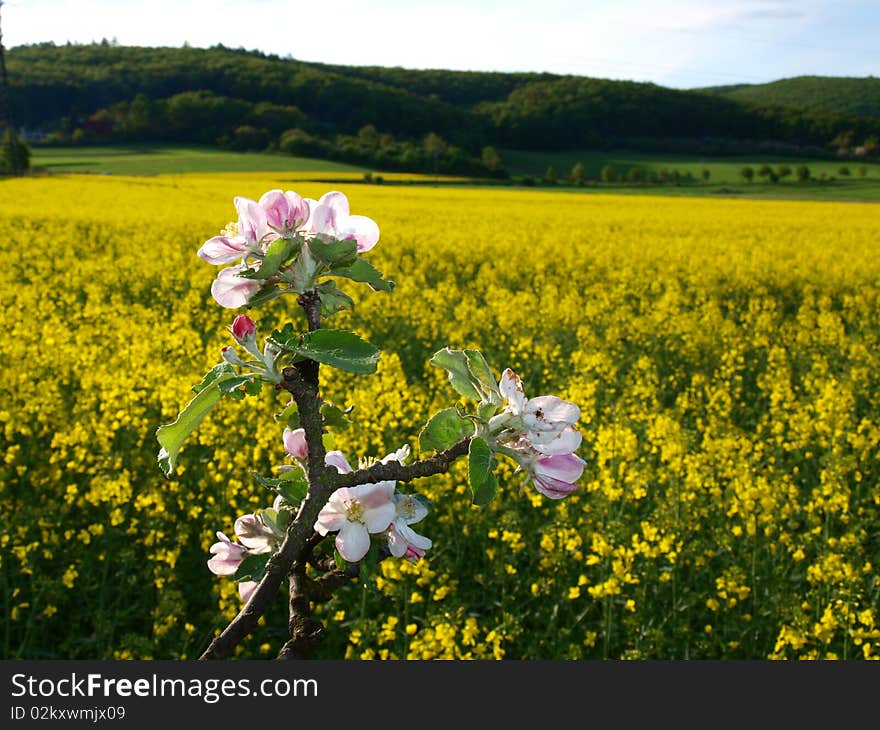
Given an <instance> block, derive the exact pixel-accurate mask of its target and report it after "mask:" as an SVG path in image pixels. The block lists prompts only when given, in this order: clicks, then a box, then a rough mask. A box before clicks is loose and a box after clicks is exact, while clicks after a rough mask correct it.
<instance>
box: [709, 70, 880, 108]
mask: <svg viewBox="0 0 880 730" xmlns="http://www.w3.org/2000/svg"><path fill="white" fill-rule="evenodd" d="M701 90H702V91H705V92H710V93H713V94H718V95H721V96H725V97H727V98H728V99H735V100H737V101H748V102H754V103H757V104H777V105H781V106H791V107H801V108H804V109H822V110H825V111H832V112H837V113H840V114H848V115H852V116H863V117H880V78H877V77H876V76H868V77H866V78H856V77H848V76H796V77H794V78H790V79H780V80H779V81H772V82H770V83H768V84H737V85H734V86H714V87H709V88H706V89H701Z"/></svg>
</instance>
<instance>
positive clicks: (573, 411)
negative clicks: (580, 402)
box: [525, 395, 581, 426]
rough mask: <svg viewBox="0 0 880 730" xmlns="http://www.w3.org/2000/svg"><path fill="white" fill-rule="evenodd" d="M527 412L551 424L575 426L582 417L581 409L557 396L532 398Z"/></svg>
mask: <svg viewBox="0 0 880 730" xmlns="http://www.w3.org/2000/svg"><path fill="white" fill-rule="evenodd" d="M525 410H526V413H529V414H532V415H534V416H535V418H537V419H538V420H539V421H543V422H544V423H549V424H556V423H565V424H568V425H571V426H573V425H574V424H575V423H577V420H578V419H579V418H580V417H581V409H580V408H578V407H577V406H576V405H575V404H574V403H569V402H568V401H567V400H562V398H557V397H556V396H555V395H539V396H538V397H537V398H531V399H529V402H528V404H527V405H526V409H525Z"/></svg>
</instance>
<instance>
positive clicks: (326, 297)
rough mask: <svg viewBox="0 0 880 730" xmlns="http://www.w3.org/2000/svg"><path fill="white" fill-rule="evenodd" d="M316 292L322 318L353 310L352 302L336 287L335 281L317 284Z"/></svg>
mask: <svg viewBox="0 0 880 730" xmlns="http://www.w3.org/2000/svg"><path fill="white" fill-rule="evenodd" d="M316 290H317V292H318V297H319V298H320V299H321V316H322V317H331V316H333V315H334V314H336V313H337V312H342V311H344V310H346V309H354V300H353V299H352V298H351V297H350V296H348V294H346V293H345V292H344V291H342V289H340V288H339V287H338V286H336V282H335V281H324V282H322V283H320V284H318V286H317V287H316Z"/></svg>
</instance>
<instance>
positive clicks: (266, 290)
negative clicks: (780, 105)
mask: <svg viewBox="0 0 880 730" xmlns="http://www.w3.org/2000/svg"><path fill="white" fill-rule="evenodd" d="M282 294H284V290H283V289H279V288H278V287H277V286H268V285H266V284H264V285H263V288H262V289H260V291H258V292H257V293H256V294H254V296H252V297H251V298H250V299H248V303H247V307H248V308H251V307H259V306H261V305H263V304H265V303H266V302H271V301H272V300H273V299H277V298H278V297H280V296H281V295H282Z"/></svg>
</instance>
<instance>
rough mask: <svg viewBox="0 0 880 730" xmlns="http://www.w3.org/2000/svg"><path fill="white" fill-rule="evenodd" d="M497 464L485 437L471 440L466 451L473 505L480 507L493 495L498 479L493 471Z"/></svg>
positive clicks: (489, 500) (487, 502) (496, 488)
mask: <svg viewBox="0 0 880 730" xmlns="http://www.w3.org/2000/svg"><path fill="white" fill-rule="evenodd" d="M497 464H498V460H497V459H496V458H495V454H493V453H492V450H491V449H490V448H489V444H487V443H486V441H485V439H482V438H480V437H477V438H474V439H472V440H471V445H470V449H469V452H468V481H470V484H471V493H472V494H473V502H474V504H475V505H478V506H480V507H482V506H484V505H487V504H489V502H491V501H492V499H493V498H494V497H495V492H496V491H497V490H498V481H497V480H496V479H495V474H494V473H493V472H494V471H495V467H496V465H497Z"/></svg>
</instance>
